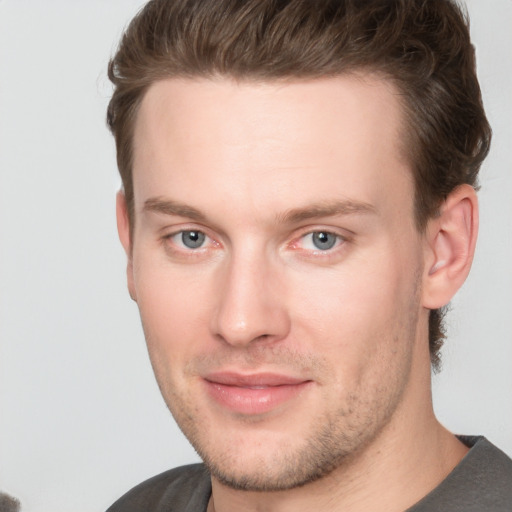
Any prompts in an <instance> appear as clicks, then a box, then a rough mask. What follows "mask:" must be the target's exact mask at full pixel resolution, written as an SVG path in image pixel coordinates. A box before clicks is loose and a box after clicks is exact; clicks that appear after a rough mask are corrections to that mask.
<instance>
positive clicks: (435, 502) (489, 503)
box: [409, 436, 512, 512]
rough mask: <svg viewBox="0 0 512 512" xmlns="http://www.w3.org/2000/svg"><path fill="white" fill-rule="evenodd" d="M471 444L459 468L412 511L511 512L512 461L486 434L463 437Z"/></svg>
mask: <svg viewBox="0 0 512 512" xmlns="http://www.w3.org/2000/svg"><path fill="white" fill-rule="evenodd" d="M459 439H460V440H461V441H462V442H463V443H465V444H466V445H467V446H468V447H470V450H469V452H468V453H467V454H466V456H465V457H464V458H463V459H462V460H461V461H460V463H459V464H458V465H457V466H456V467H455V469H454V470H453V471H452V472H451V473H450V474H449V475H448V476H447V477H446V479H445V480H444V481H443V482H441V484H440V485H439V486H438V487H436V488H435V489H434V490H433V491H432V492H431V493H430V494H428V495H427V496H425V498H424V499H423V500H421V501H420V502H419V503H418V504H417V505H415V506H414V507H412V508H411V509H409V512H427V511H431V510H432V511H433V510H447V511H448V510H449V511H454V512H455V511H459V510H460V511H465V512H473V511H474V512H480V511H482V510H485V511H486V512H510V510H512V460H511V459H510V458H509V457H508V456H507V455H506V454H505V453H503V452H502V451H501V450H500V449H499V448H497V447H496V446H494V445H493V444H492V443H490V442H489V441H488V440H487V439H485V438H484V437H470V436H459Z"/></svg>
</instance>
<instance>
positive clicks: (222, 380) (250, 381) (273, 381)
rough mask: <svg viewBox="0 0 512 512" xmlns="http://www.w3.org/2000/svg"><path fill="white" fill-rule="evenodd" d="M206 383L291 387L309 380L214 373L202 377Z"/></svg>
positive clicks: (265, 375) (264, 374)
mask: <svg viewBox="0 0 512 512" xmlns="http://www.w3.org/2000/svg"><path fill="white" fill-rule="evenodd" d="M204 379H205V380H207V381H208V382H213V383H215V384H222V385H224V386H237V387H251V386H293V385H297V384H301V383H303V382H307V381H309V380H310V379H305V378H301V377H293V376H290V375H283V374H278V373H266V372H265V373H252V374H243V373H237V372H214V373H209V374H208V375H206V376H205V377H204Z"/></svg>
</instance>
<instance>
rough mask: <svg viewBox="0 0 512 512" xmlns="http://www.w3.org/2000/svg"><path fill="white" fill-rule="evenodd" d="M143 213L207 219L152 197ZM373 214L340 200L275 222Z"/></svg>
mask: <svg viewBox="0 0 512 512" xmlns="http://www.w3.org/2000/svg"><path fill="white" fill-rule="evenodd" d="M143 211H147V212H155V213H163V214H164V215H174V216H177V217H186V218H188V219H191V220H194V221H197V222H206V221H207V217H206V215H205V214H204V213H202V212H201V211H200V210H198V209H197V208H194V207H193V206H190V205H187V204H185V203H181V202H179V201H174V200H172V199H163V198H161V197H154V198H151V199H147V200H146V201H145V203H144V208H143ZM372 213H373V214H375V213H376V210H375V208H374V207H373V206H372V205H371V204H369V203H365V202H362V201H352V200H341V201H328V202H322V203H317V204H312V205H308V206H306V207H299V208H293V209H291V210H287V211H285V212H284V213H281V214H278V215H277V216H276V220H277V222H278V223H283V224H296V223H299V222H303V221H305V220H310V219H318V218H322V217H335V216H341V215H354V214H372Z"/></svg>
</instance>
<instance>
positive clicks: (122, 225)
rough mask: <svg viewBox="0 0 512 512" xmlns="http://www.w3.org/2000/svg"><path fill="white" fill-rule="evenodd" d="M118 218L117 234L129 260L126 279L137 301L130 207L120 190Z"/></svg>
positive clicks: (117, 201) (117, 202) (117, 200)
mask: <svg viewBox="0 0 512 512" xmlns="http://www.w3.org/2000/svg"><path fill="white" fill-rule="evenodd" d="M116 218H117V232H118V234H119V240H120V241H121V245H122V246H123V249H124V251H125V253H126V257H127V259H128V261H127V265H126V278H127V282H128V292H129V293H130V297H131V298H132V299H133V300H134V301H137V295H136V293H135V286H134V279H133V262H132V243H131V232H130V218H129V215H128V206H127V204H126V197H125V195H124V192H123V191H122V190H120V191H119V192H118V193H117V196H116Z"/></svg>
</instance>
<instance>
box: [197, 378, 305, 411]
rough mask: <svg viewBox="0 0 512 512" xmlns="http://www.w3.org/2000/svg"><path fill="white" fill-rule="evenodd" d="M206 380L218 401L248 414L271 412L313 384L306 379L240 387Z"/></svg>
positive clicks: (208, 387) (209, 390) (209, 389)
mask: <svg viewBox="0 0 512 512" xmlns="http://www.w3.org/2000/svg"><path fill="white" fill-rule="evenodd" d="M204 382H205V383H206V387H207V390H208V393H209V394H210V396H211V397H212V398H213V399H214V400H215V401H216V402H217V403H219V404H220V405H222V406H223V407H226V408H228V409H230V410H231V411H233V412H237V413H239V414H246V415H257V414H264V413H266V412H270V411H272V410H273V409H276V408H277V407H279V406H281V405H283V404H285V403H287V402H289V401H290V400H292V399H293V398H295V397H297V396H298V395H299V394H300V393H302V392H303V391H304V390H305V389H306V388H307V387H308V386H309V384H311V381H304V382H300V383H297V384H285V385H282V386H267V387H239V386H228V385H225V384H219V383H217V382H210V381H204Z"/></svg>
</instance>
